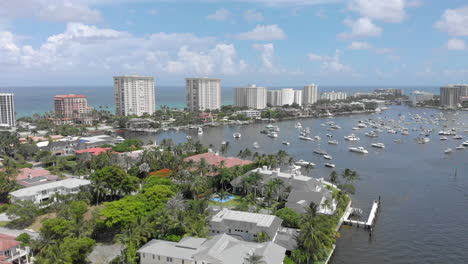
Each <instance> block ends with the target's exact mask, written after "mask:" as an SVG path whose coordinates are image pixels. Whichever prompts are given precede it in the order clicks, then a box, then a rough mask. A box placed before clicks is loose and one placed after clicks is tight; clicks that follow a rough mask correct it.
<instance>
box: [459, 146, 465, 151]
mask: <svg viewBox="0 0 468 264" xmlns="http://www.w3.org/2000/svg"><path fill="white" fill-rule="evenodd" d="M457 149H458V150H462V149H465V147H464V146H463V145H459V146H458V147H457Z"/></svg>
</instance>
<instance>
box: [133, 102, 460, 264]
mask: <svg viewBox="0 0 468 264" xmlns="http://www.w3.org/2000/svg"><path fill="white" fill-rule="evenodd" d="M439 112H440V110H436V109H423V108H409V107H406V106H392V107H391V109H390V110H387V111H384V112H383V113H382V114H364V115H350V116H340V117H334V118H333V119H327V118H318V119H301V120H300V122H301V123H302V126H303V127H304V128H305V127H309V128H310V131H311V136H317V135H318V136H320V137H321V138H322V139H321V141H319V142H315V141H314V142H311V141H303V140H299V138H298V130H297V129H296V128H295V127H294V125H295V123H296V122H297V121H296V120H289V121H282V122H277V123H275V124H274V125H278V126H279V128H280V132H278V134H279V137H278V138H270V137H267V136H266V135H264V134H260V131H261V130H262V129H264V127H265V125H266V124H265V123H259V124H251V125H245V126H224V127H214V128H207V129H204V133H203V135H197V131H196V130H189V131H180V132H175V131H167V132H161V133H157V134H156V133H130V134H126V135H124V136H126V137H129V136H131V137H138V138H142V139H144V140H153V141H154V140H156V141H157V142H160V141H161V140H162V139H164V138H170V139H173V140H174V141H175V142H176V143H180V142H183V141H185V140H186V136H187V135H190V136H192V137H193V138H194V139H197V138H198V139H199V140H200V141H201V142H202V143H203V144H204V145H206V146H208V145H210V144H213V145H214V146H215V148H219V146H220V145H221V142H222V141H229V142H230V146H231V148H230V150H229V152H228V153H227V155H230V156H235V155H237V153H238V152H239V151H240V150H241V149H245V148H250V149H251V150H254V148H253V147H252V144H253V143H254V142H258V144H259V145H260V148H259V149H257V150H255V151H258V152H260V153H275V152H277V151H278V150H280V149H282V150H286V151H287V152H288V153H289V154H290V155H291V156H293V157H294V158H295V159H304V160H306V161H311V162H314V163H315V164H316V167H315V169H313V170H312V171H311V172H310V173H309V174H310V176H312V177H325V178H327V179H328V175H329V174H330V172H331V171H332V169H330V168H327V167H324V165H323V164H324V163H325V162H330V161H327V160H325V159H324V158H323V157H322V156H320V155H317V154H314V153H313V150H314V149H317V148H321V149H323V150H325V151H327V152H328V153H329V154H330V155H331V156H332V157H333V160H332V161H331V162H332V163H335V164H336V168H335V170H336V171H337V172H341V171H342V170H343V169H344V168H351V169H353V170H356V171H357V172H358V173H359V175H360V176H361V180H360V181H359V182H357V183H356V188H357V193H356V195H353V196H352V200H353V206H354V207H357V208H361V209H362V210H363V215H364V217H367V215H368V214H369V211H370V207H371V204H372V201H373V200H376V199H378V197H379V196H381V199H382V204H381V208H380V211H379V214H378V216H377V222H376V225H375V227H374V232H373V235H372V237H369V235H368V233H367V232H366V231H364V230H362V229H357V228H356V227H349V226H343V227H342V228H341V230H340V238H339V239H338V241H337V249H336V251H335V254H334V256H333V257H332V259H331V262H330V263H333V264H342V263H359V264H363V263H369V264H371V263H402V264H403V263H468V148H467V149H465V150H456V149H455V147H456V146H458V145H460V144H461V143H462V142H463V141H466V140H468V133H464V132H463V130H464V129H467V128H468V112H458V113H457V112H444V114H445V116H446V117H447V119H448V120H447V121H441V122H440V124H439V125H433V124H432V125H431V124H416V123H415V122H414V121H413V120H409V113H411V114H413V115H416V114H419V115H421V116H424V117H430V116H431V115H437V114H438V113H439ZM400 115H404V116H406V120H407V121H408V122H409V123H410V124H406V125H404V126H406V127H408V128H410V129H411V128H420V127H421V126H423V127H425V128H433V129H434V132H432V133H431V134H430V139H431V142H429V143H428V144H418V143H416V141H415V139H416V138H417V137H421V136H420V135H419V131H411V130H410V135H407V136H404V135H401V134H399V133H398V134H390V133H386V132H383V133H381V134H380V136H379V137H377V138H370V137H367V136H365V135H364V133H365V132H368V131H370V130H371V129H370V128H364V129H360V130H352V129H351V128H352V127H355V126H357V123H358V121H359V120H365V119H369V118H372V119H377V118H380V119H382V120H398V119H399V117H400ZM328 121H333V122H335V123H336V124H338V125H339V126H341V127H342V129H339V130H335V131H327V130H326V127H323V126H321V124H323V123H326V122H328ZM442 124H447V128H452V127H465V128H463V129H461V131H460V134H461V135H462V136H463V137H464V139H463V140H456V139H452V137H451V136H449V139H448V140H446V141H441V140H439V137H440V136H439V135H438V134H437V132H438V131H439V130H442V129H446V128H445V127H443V126H442ZM235 132H238V133H241V134H242V137H241V138H240V139H234V138H233V137H232V134H233V133H235ZM351 133H355V134H356V135H357V136H358V137H360V139H361V140H360V141H358V142H349V141H345V140H344V139H343V137H344V136H346V135H349V134H351ZM326 134H332V135H333V139H336V140H338V141H339V144H338V145H329V144H327V140H328V139H327V137H326ZM396 139H401V143H395V142H394V140H396ZM282 141H289V142H290V143H291V144H290V145H289V146H285V145H283V144H282V143H281V142H282ZM376 142H382V143H384V144H385V146H386V148H385V149H375V148H372V147H371V146H370V145H371V144H372V143H376ZM352 146H354V147H356V146H362V147H364V148H366V149H367V150H368V151H369V154H366V155H363V154H357V153H352V152H349V150H348V148H349V147H352ZM449 147H450V148H452V149H453V151H454V152H453V153H452V154H448V155H447V154H445V153H444V150H445V149H447V148H449ZM456 171H457V173H455V172H456Z"/></svg>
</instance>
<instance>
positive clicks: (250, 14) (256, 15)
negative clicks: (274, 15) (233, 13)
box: [244, 9, 264, 22]
mask: <svg viewBox="0 0 468 264" xmlns="http://www.w3.org/2000/svg"><path fill="white" fill-rule="evenodd" d="M244 18H245V20H247V21H254V22H260V21H263V19H264V17H263V15H262V13H260V12H258V11H256V10H255V9H249V10H246V11H245V12H244Z"/></svg>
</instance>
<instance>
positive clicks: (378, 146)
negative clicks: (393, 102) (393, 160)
mask: <svg viewBox="0 0 468 264" xmlns="http://www.w3.org/2000/svg"><path fill="white" fill-rule="evenodd" d="M371 146H372V147H374V148H385V144H384V143H373V144H372V145H371Z"/></svg>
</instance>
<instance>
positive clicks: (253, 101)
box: [234, 84, 267, 109]
mask: <svg viewBox="0 0 468 264" xmlns="http://www.w3.org/2000/svg"><path fill="white" fill-rule="evenodd" d="M234 104H235V106H237V107H248V108H251V109H264V108H265V107H266V105H267V88H265V87H257V86H256V85H255V84H251V85H249V86H247V87H239V88H235V89H234Z"/></svg>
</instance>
